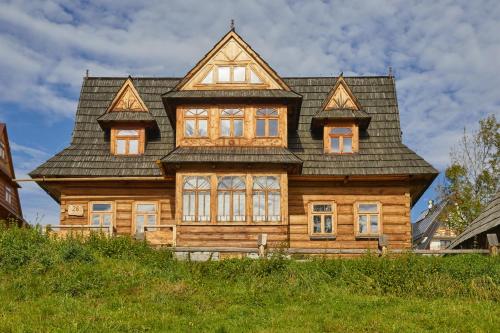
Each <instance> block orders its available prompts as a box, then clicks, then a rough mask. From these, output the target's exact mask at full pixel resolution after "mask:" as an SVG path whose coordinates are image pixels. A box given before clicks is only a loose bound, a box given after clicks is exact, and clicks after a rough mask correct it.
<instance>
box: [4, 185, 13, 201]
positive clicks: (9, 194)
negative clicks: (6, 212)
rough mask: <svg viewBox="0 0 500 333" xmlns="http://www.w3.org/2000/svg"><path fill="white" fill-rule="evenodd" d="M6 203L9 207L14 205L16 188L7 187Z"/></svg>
mask: <svg viewBox="0 0 500 333" xmlns="http://www.w3.org/2000/svg"><path fill="white" fill-rule="evenodd" d="M5 202H7V203H8V204H9V205H13V204H14V188H13V187H12V186H9V185H5Z"/></svg>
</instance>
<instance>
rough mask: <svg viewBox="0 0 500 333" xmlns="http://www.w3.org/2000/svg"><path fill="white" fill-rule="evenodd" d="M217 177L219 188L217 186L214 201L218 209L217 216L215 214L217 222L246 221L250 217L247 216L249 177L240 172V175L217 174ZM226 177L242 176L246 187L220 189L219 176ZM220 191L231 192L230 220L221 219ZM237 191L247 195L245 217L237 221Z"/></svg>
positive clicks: (233, 222)
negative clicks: (235, 199)
mask: <svg viewBox="0 0 500 333" xmlns="http://www.w3.org/2000/svg"><path fill="white" fill-rule="evenodd" d="M215 177H216V184H217V188H216V197H215V200H216V202H215V203H214V204H215V209H216V216H215V219H216V223H217V224H225V223H227V224H235V223H246V221H247V219H248V216H247V208H248V195H247V187H248V182H247V177H246V175H244V174H240V175H236V174H222V175H221V174H216V175H215ZM224 177H240V178H243V182H244V184H245V188H244V189H238V190H235V189H224V190H219V178H224ZM219 193H229V195H230V197H229V217H230V219H229V220H228V221H223V220H219V216H221V215H219ZM235 193H240V194H241V193H243V195H244V197H245V209H244V215H243V217H244V219H243V220H241V221H236V220H235V219H234V194H235Z"/></svg>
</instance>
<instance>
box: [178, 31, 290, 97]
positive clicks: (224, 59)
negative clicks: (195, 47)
mask: <svg viewBox="0 0 500 333" xmlns="http://www.w3.org/2000/svg"><path fill="white" fill-rule="evenodd" d="M220 67H228V69H227V72H226V73H224V74H225V75H227V77H226V76H225V77H222V73H219V71H218V69H219V68H220ZM236 67H239V69H238V70H239V72H238V73H237V74H236V73H235V68H236ZM242 68H245V70H243V69H242ZM219 74H220V75H219ZM176 89H178V90H219V89H221V90H223V89H280V90H287V91H289V90H290V88H289V87H288V86H287V85H286V83H285V82H284V81H283V80H282V79H281V78H280V77H279V76H278V75H277V74H276V72H275V71H274V70H273V69H272V68H271V67H269V65H267V63H266V62H265V61H263V60H262V59H261V58H260V56H259V55H258V54H257V53H255V52H254V51H253V50H252V49H251V47H250V46H249V45H248V44H247V43H246V42H245V41H243V39H242V38H241V37H240V36H238V34H236V32H234V31H230V32H229V33H228V34H226V35H225V36H224V37H223V38H222V39H221V40H220V41H219V42H218V43H217V44H216V45H215V46H214V48H213V49H212V50H211V51H210V52H209V53H208V54H207V55H206V56H205V58H203V59H202V60H201V61H200V62H198V64H197V65H196V66H195V67H194V68H193V69H192V70H191V71H190V72H189V73H188V74H187V75H186V76H185V77H184V79H183V80H182V81H181V82H180V83H179V84H178V85H177V87H176Z"/></svg>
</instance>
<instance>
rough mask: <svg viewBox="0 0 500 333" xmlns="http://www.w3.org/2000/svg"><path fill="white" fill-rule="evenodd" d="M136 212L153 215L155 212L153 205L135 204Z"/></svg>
mask: <svg viewBox="0 0 500 333" xmlns="http://www.w3.org/2000/svg"><path fill="white" fill-rule="evenodd" d="M136 209H137V211H138V212H141V213H154V212H155V211H156V205H155V204H137V208H136Z"/></svg>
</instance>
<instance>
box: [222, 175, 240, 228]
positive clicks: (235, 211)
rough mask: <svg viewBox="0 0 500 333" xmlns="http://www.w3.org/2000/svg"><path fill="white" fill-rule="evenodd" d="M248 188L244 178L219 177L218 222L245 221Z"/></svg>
mask: <svg viewBox="0 0 500 333" xmlns="http://www.w3.org/2000/svg"><path fill="white" fill-rule="evenodd" d="M245 199H246V186H245V177H243V176H224V177H217V221H218V222H244V221H245V216H246V213H245Z"/></svg>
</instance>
